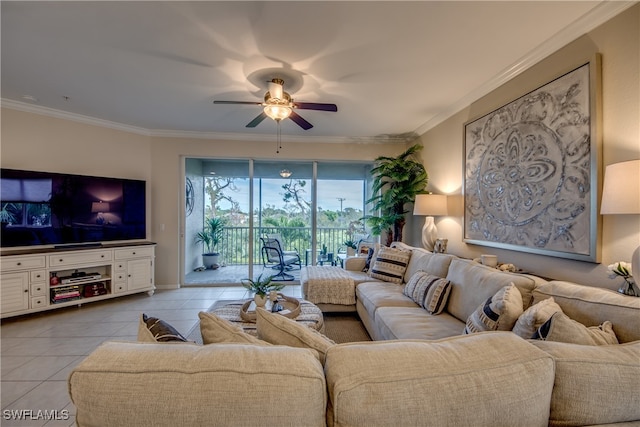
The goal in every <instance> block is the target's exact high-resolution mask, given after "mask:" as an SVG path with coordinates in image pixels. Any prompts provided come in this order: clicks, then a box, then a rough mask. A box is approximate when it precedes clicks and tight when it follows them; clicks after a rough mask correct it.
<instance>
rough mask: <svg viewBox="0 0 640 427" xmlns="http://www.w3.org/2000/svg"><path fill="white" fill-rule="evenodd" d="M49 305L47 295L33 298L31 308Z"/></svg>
mask: <svg viewBox="0 0 640 427" xmlns="http://www.w3.org/2000/svg"><path fill="white" fill-rule="evenodd" d="M46 305H47V297H46V295H42V296H39V297H33V298H31V308H39V307H44V306H46Z"/></svg>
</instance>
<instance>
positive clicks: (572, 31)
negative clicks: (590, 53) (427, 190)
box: [415, 1, 638, 135]
mask: <svg viewBox="0 0 640 427" xmlns="http://www.w3.org/2000/svg"><path fill="white" fill-rule="evenodd" d="M637 3H638V1H603V2H601V3H600V4H599V5H597V6H596V7H594V8H593V9H591V10H590V11H589V12H587V13H586V14H584V15H583V16H582V17H580V18H579V19H578V20H576V21H575V22H573V23H572V24H571V25H569V26H567V27H565V28H564V29H562V30H560V31H559V32H557V33H556V34H555V35H553V36H552V37H551V38H549V39H548V40H547V41H546V42H544V43H542V44H541V45H539V46H538V47H537V48H535V49H533V50H532V51H531V52H529V53H527V54H526V55H525V56H523V57H522V58H520V60H518V61H516V62H515V63H514V64H512V65H511V66H509V67H507V68H506V69H504V70H502V72H500V73H498V74H497V75H496V76H495V77H494V78H492V79H491V80H489V81H488V82H486V83H485V84H484V85H482V86H480V87H478V88H477V89H475V90H474V91H472V92H470V93H469V94H467V95H466V96H465V97H463V98H462V99H460V100H458V101H457V102H455V103H453V104H451V105H449V107H448V108H446V109H444V110H442V111H441V112H440V113H438V114H436V115H435V116H433V117H432V118H430V119H429V120H428V121H427V122H425V123H424V124H422V125H421V126H420V127H418V128H417V129H416V130H415V133H417V134H418V135H422V134H424V133H425V132H427V131H429V130H430V129H432V128H434V127H435V126H437V125H439V124H440V123H442V122H443V121H445V120H446V119H448V118H449V117H451V116H453V115H454V114H456V113H458V112H459V111H462V110H463V109H464V108H466V107H467V106H469V105H471V104H472V103H473V102H475V101H477V100H478V99H480V98H482V97H483V96H485V95H487V94H489V93H491V92H492V91H493V90H495V89H497V88H498V87H500V86H501V85H503V84H504V83H506V82H508V81H509V80H511V79H513V78H514V77H516V76H517V75H519V74H520V73H522V72H523V71H525V70H527V69H529V68H531V67H532V66H534V65H535V64H537V63H538V62H540V61H542V60H543V59H544V58H546V57H547V56H549V55H551V54H552V53H554V52H557V51H558V50H560V49H561V48H563V47H564V46H566V45H568V44H569V43H571V42H572V41H574V40H576V39H577V38H579V37H581V36H582V35H584V34H586V33H588V32H589V31H591V30H593V29H594V28H596V27H598V26H599V25H602V24H604V23H605V22H607V21H608V20H610V19H611V18H613V17H614V16H616V15H618V14H620V13H622V12H623V11H625V10H626V9H628V8H630V7H631V6H633V5H635V4H637Z"/></svg>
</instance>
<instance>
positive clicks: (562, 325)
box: [532, 311, 618, 345]
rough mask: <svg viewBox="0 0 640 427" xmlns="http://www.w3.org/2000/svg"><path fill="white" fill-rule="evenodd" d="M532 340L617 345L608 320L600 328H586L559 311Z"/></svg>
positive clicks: (543, 325)
mask: <svg viewBox="0 0 640 427" xmlns="http://www.w3.org/2000/svg"><path fill="white" fill-rule="evenodd" d="M532 338H533V339H537V340H543V341H558V342H564V343H570V344H581V345H608V344H618V338H617V337H616V334H615V332H613V325H612V324H611V322H609V321H608V320H607V321H606V322H604V323H603V324H601V325H600V326H590V327H587V326H585V325H583V324H582V323H580V322H576V321H575V320H573V319H570V318H569V316H567V315H566V314H564V313H563V312H561V311H560V312H557V313H555V314H554V315H553V316H551V318H550V319H549V320H547V321H546V322H545V323H543V324H542V326H540V327H539V328H538V330H537V331H536V332H535V333H534V334H533V337H532Z"/></svg>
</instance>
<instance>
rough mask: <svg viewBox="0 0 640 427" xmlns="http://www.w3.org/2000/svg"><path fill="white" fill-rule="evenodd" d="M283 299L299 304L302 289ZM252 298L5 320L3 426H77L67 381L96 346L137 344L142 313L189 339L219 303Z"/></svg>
mask: <svg viewBox="0 0 640 427" xmlns="http://www.w3.org/2000/svg"><path fill="white" fill-rule="evenodd" d="M281 292H283V293H284V294H285V295H289V296H293V297H301V288H300V286H299V285H290V286H287V287H286V288H285V289H283V290H282V291H281ZM248 296H249V295H248V292H247V291H246V290H245V289H244V288H242V287H237V286H236V287H188V288H181V289H175V290H157V291H156V293H155V294H154V295H153V296H151V297H150V296H148V295H147V294H146V293H143V294H138V295H130V296H125V297H121V298H115V299H112V300H107V301H100V302H95V303H88V304H84V305H82V306H80V307H68V308H63V309H58V310H52V311H49V312H45V313H38V314H33V315H29V316H21V317H18V318H9V319H3V321H2V325H1V326H0V352H1V356H2V358H1V364H0V366H1V368H2V374H1V379H2V384H1V394H0V404H1V406H2V417H1V418H0V425H2V426H29V427H38V426H73V425H75V408H74V406H73V404H72V403H71V400H70V398H69V395H68V392H67V377H68V376H69V373H70V372H71V370H72V369H73V368H74V367H75V366H76V365H77V364H78V363H80V362H81V361H82V360H83V359H84V358H85V357H86V356H87V355H88V354H89V353H91V352H92V351H93V350H94V349H95V348H96V347H97V346H98V345H100V344H101V343H103V342H105V341H111V340H127V341H135V340H136V338H137V328H138V321H139V316H140V314H141V313H146V314H147V315H150V316H154V317H158V318H160V319H163V320H165V321H167V322H169V323H170V324H171V325H173V326H174V327H175V328H176V329H178V331H180V332H181V333H182V334H184V335H186V334H187V333H189V331H190V330H191V329H192V328H193V327H194V326H195V325H196V324H197V321H198V313H199V312H200V311H202V310H205V309H207V308H209V307H210V306H211V305H212V304H213V303H214V302H216V301H217V300H221V299H224V300H226V299H240V298H247V297H248ZM45 411H46V413H45ZM18 418H22V419H18ZM25 418H26V419H25ZM52 418H53V419H52ZM55 418H57V419H55Z"/></svg>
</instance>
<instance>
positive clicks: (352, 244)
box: [343, 239, 358, 256]
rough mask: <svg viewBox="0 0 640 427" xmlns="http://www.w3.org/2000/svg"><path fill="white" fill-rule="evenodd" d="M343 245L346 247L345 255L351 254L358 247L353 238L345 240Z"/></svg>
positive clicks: (353, 253)
mask: <svg viewBox="0 0 640 427" xmlns="http://www.w3.org/2000/svg"><path fill="white" fill-rule="evenodd" d="M343 245H345V246H346V247H347V255H348V256H353V255H355V254H356V249H358V244H357V243H356V242H354V241H353V240H350V239H349V240H345V241H344V243H343Z"/></svg>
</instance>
